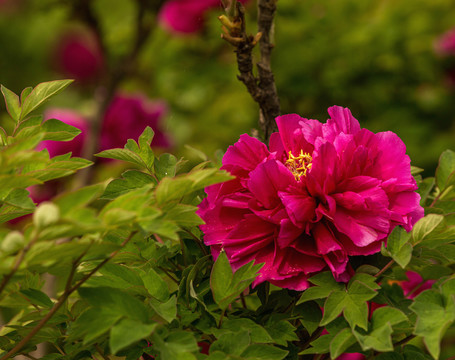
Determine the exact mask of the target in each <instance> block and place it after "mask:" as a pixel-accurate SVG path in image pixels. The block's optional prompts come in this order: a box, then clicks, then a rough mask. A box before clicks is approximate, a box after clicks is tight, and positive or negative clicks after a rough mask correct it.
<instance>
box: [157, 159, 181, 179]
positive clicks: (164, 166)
mask: <svg viewBox="0 0 455 360" xmlns="http://www.w3.org/2000/svg"><path fill="white" fill-rule="evenodd" d="M154 167H155V174H156V176H157V178H158V179H160V180H161V179H162V178H164V177H174V176H175V173H176V171H177V158H176V157H175V156H174V155H172V154H162V155H161V156H160V157H159V159H155V166H154Z"/></svg>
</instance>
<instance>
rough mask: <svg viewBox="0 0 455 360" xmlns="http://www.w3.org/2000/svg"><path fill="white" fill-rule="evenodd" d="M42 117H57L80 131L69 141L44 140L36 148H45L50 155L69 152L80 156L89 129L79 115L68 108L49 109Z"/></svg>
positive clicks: (86, 122) (85, 121) (87, 124)
mask: <svg viewBox="0 0 455 360" xmlns="http://www.w3.org/2000/svg"><path fill="white" fill-rule="evenodd" d="M44 118H45V119H46V120H48V119H57V120H60V121H63V122H64V123H65V124H68V125H71V126H74V127H76V128H78V129H79V130H81V131H82V132H81V133H80V134H79V135H77V136H76V137H75V138H74V139H73V140H71V141H53V140H46V141H43V142H41V143H40V144H39V145H38V146H37V150H43V149H47V150H48V151H49V155H50V156H51V157H53V156H57V155H63V154H66V153H69V152H71V153H72V156H81V155H82V149H83V147H84V144H85V142H86V140H87V136H88V133H89V131H90V125H89V123H88V121H87V120H85V119H84V118H83V117H82V116H81V115H79V114H77V113H76V112H74V111H72V110H68V109H50V110H47V111H46V113H45V114H44Z"/></svg>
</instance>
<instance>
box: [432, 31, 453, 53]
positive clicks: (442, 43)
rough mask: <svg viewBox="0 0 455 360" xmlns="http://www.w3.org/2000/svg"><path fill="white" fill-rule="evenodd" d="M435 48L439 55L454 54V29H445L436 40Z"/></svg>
mask: <svg viewBox="0 0 455 360" xmlns="http://www.w3.org/2000/svg"><path fill="white" fill-rule="evenodd" d="M435 50H436V52H437V53H438V54H440V55H455V29H451V30H449V31H447V32H446V33H444V34H443V35H441V36H440V37H439V38H438V39H437V40H436V43H435Z"/></svg>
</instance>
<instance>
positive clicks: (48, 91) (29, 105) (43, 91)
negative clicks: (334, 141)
mask: <svg viewBox="0 0 455 360" xmlns="http://www.w3.org/2000/svg"><path fill="white" fill-rule="evenodd" d="M72 82H73V80H55V81H49V82H43V83H41V84H38V85H37V86H36V87H35V88H34V89H33V90H32V91H31V92H30V94H29V95H28V96H27V97H26V98H25V100H24V101H23V103H22V111H21V115H20V120H22V119H24V118H25V117H26V116H27V115H28V114H29V113H31V112H32V111H33V110H35V109H36V108H38V107H39V106H41V105H42V104H43V103H44V102H45V101H47V100H49V99H50V98H51V97H52V96H54V95H56V94H58V93H59V92H60V91H62V90H63V89H65V88H66V87H67V86H68V85H69V84H71V83H72Z"/></svg>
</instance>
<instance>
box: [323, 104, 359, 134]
mask: <svg viewBox="0 0 455 360" xmlns="http://www.w3.org/2000/svg"><path fill="white" fill-rule="evenodd" d="M327 111H328V113H329V115H330V119H329V120H328V121H327V124H329V123H332V124H333V125H332V126H333V127H334V128H335V129H336V131H337V132H338V133H341V132H343V133H345V134H356V133H357V132H358V131H359V130H360V124H359V122H358V121H357V119H356V118H355V117H354V116H352V114H351V110H349V109H348V108H343V107H341V106H332V107H329V109H328V110H327Z"/></svg>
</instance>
